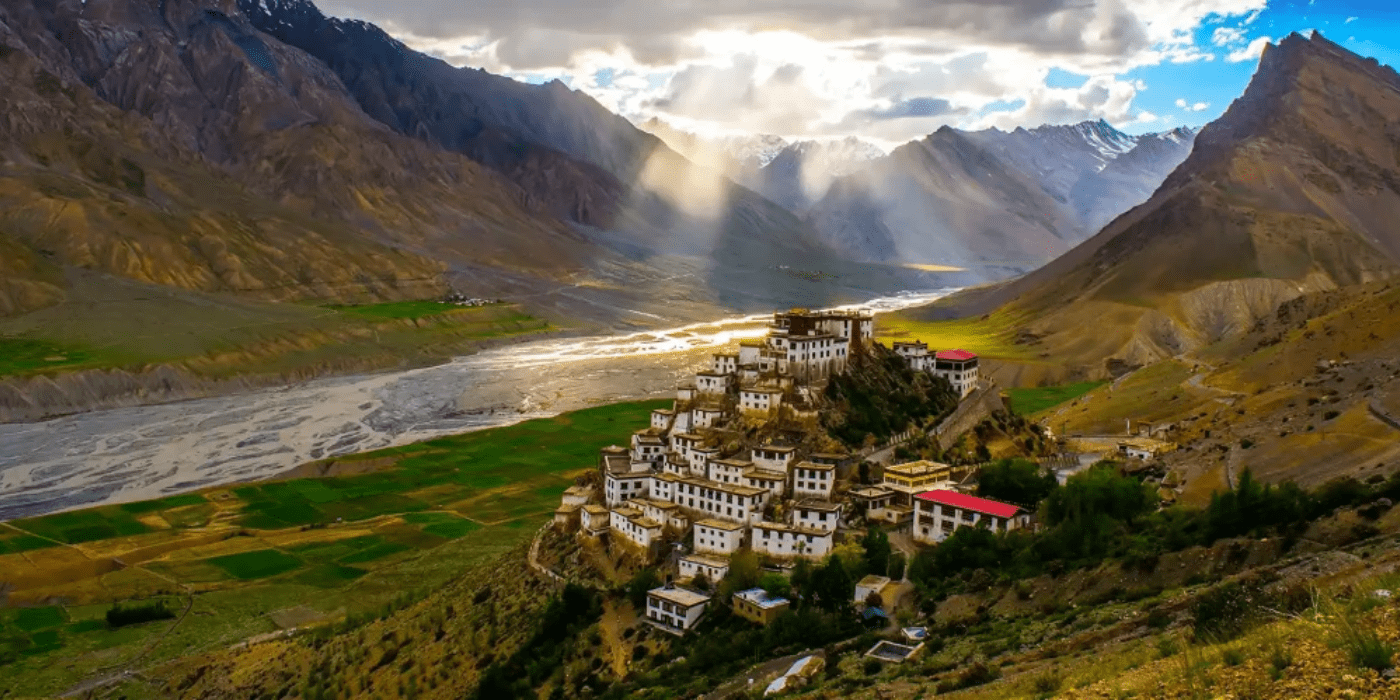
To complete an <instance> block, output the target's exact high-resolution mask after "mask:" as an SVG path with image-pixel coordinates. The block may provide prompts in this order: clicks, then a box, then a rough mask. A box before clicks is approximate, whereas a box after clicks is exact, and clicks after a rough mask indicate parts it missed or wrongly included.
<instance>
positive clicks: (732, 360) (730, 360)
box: [710, 352, 739, 374]
mask: <svg viewBox="0 0 1400 700" xmlns="http://www.w3.org/2000/svg"><path fill="white" fill-rule="evenodd" d="M710 371H712V372H714V373H715V374H734V373H736V372H738V371H739V353H737V352H735V353H728V352H721V353H716V354H715V355H714V358H713V360H712V362H711V365H710Z"/></svg>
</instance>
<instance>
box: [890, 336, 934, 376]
mask: <svg viewBox="0 0 1400 700" xmlns="http://www.w3.org/2000/svg"><path fill="white" fill-rule="evenodd" d="M893 349H894V353H895V354H896V355H899V356H900V357H902V358H904V361H905V362H908V363H909V368H910V369H912V370H914V371H916V372H931V371H933V369H934V365H933V356H932V355H930V354H929V351H928V343H925V342H923V341H921V340H920V341H914V342H912V343H901V342H896V343H894V346H893Z"/></svg>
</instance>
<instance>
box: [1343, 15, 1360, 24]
mask: <svg viewBox="0 0 1400 700" xmlns="http://www.w3.org/2000/svg"><path fill="white" fill-rule="evenodd" d="M1357 19H1359V18H1357V17H1348V18H1347V21H1345V22H1342V24H1351V23H1352V22H1355V21H1356V20H1357Z"/></svg>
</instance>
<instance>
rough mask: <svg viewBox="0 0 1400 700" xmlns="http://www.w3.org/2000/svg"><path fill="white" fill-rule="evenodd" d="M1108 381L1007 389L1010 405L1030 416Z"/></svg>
mask: <svg viewBox="0 0 1400 700" xmlns="http://www.w3.org/2000/svg"><path fill="white" fill-rule="evenodd" d="M1107 383H1108V382H1079V383H1077V384H1064V385H1061V386H1045V387H1036V388H1033V389H1008V390H1007V392H1006V393H1007V394H1008V395H1010V397H1011V407H1012V408H1013V409H1015V411H1016V412H1017V413H1019V414H1021V415H1023V416H1032V415H1035V414H1037V413H1040V412H1041V411H1045V410H1048V409H1051V408H1054V407H1056V406H1059V405H1060V404H1062V403H1065V402H1067V401H1073V400H1074V399H1077V398H1079V397H1081V396H1083V395H1085V394H1087V393H1089V392H1091V391H1093V390H1095V389H1097V388H1099V387H1101V386H1103V385H1105V384H1107Z"/></svg>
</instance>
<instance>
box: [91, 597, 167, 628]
mask: <svg viewBox="0 0 1400 700" xmlns="http://www.w3.org/2000/svg"><path fill="white" fill-rule="evenodd" d="M173 617H175V613H174V612H173V611H171V610H170V608H168V607H166V605H165V601H163V600H158V601H155V602H153V603H146V604H144V605H132V606H130V607H124V606H122V604H121V603H117V604H116V605H114V606H112V608H111V609H110V610H108V611H107V626H108V627H110V628H112V629H116V628H118V627H126V626H127V625H139V624H141V623H143V622H153V621H155V620H169V619H171V618H173Z"/></svg>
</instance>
